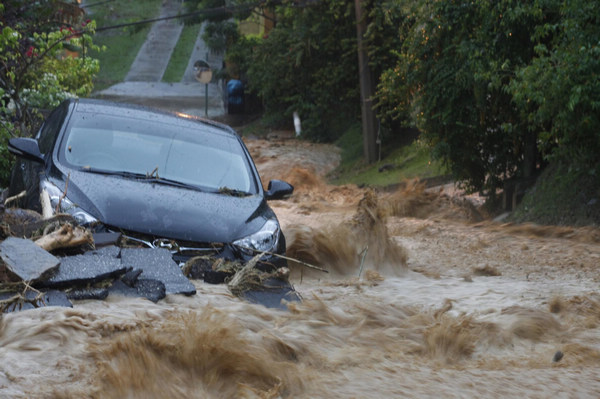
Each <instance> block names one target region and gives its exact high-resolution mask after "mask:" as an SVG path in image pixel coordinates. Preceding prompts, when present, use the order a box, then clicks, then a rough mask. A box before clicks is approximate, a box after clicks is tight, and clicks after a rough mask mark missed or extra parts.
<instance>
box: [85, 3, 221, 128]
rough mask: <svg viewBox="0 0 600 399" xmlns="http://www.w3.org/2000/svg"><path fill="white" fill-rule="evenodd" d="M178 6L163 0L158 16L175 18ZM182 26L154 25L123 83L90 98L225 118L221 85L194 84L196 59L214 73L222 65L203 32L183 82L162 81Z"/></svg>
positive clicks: (168, 22) (173, 23)
mask: <svg viewBox="0 0 600 399" xmlns="http://www.w3.org/2000/svg"><path fill="white" fill-rule="evenodd" d="M180 7H181V2H180V1H178V0H165V1H164V2H163V6H162V8H161V12H160V16H161V17H166V16H171V15H176V14H177V12H178V10H179V8H180ZM182 27H183V25H182V24H181V23H180V22H179V21H178V20H176V19H170V20H166V21H157V22H155V23H154V24H153V26H152V28H151V29H150V32H149V33H148V37H147V40H146V42H145V43H144V45H142V47H141V48H140V51H139V53H138V55H137V56H136V58H135V61H134V62H133V64H132V65H131V68H130V70H129V73H128V74H127V76H126V78H125V81H124V82H122V83H118V84H116V85H113V86H111V87H109V88H107V89H105V90H102V91H99V92H95V93H93V94H92V96H93V97H97V98H104V99H107V100H113V101H117V102H129V103H134V104H140V105H146V106H150V107H155V108H160V109H165V110H167V111H173V112H181V113H184V114H189V115H193V116H199V117H205V116H207V117H209V118H214V117H218V116H222V115H224V114H225V107H224V103H223V87H224V85H223V82H222V81H220V80H215V79H213V81H212V82H211V83H209V84H208V85H205V84H203V83H200V82H198V81H196V79H195V76H194V70H193V65H194V63H195V62H196V61H197V60H204V61H206V62H207V63H208V64H209V65H210V66H211V69H213V71H215V70H216V69H219V68H222V66H223V55H222V54H219V53H214V52H211V51H210V50H209V49H208V47H207V46H206V44H205V43H204V41H203V40H202V37H201V36H202V29H201V30H200V34H199V35H198V38H197V40H196V43H195V45H194V49H193V51H192V54H191V56H190V60H189V62H188V66H187V68H186V71H185V73H184V76H183V78H182V80H181V81H180V82H177V83H166V82H161V79H162V76H163V74H164V71H165V69H166V67H167V65H168V62H169V58H170V55H171V53H172V52H173V48H174V47H175V45H176V44H177V40H178V38H179V35H180V34H181V30H182ZM213 76H214V73H213Z"/></svg>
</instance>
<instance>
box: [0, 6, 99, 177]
mask: <svg viewBox="0 0 600 399" xmlns="http://www.w3.org/2000/svg"><path fill="white" fill-rule="evenodd" d="M57 7H60V3H58V2H54V1H40V2H35V3H32V4H27V2H22V1H18V0H12V1H5V2H4V3H2V4H0V154H1V155H2V157H1V159H0V186H6V184H7V183H8V178H9V175H10V165H11V163H12V159H11V157H10V156H9V154H8V152H7V150H6V145H7V141H8V140H9V139H10V137H15V136H26V135H31V134H33V133H34V132H33V129H34V128H35V126H36V125H37V124H39V122H40V117H41V114H40V112H39V110H40V109H48V108H52V107H54V106H56V105H58V104H59V103H60V102H61V101H62V100H63V99H65V98H67V97H73V96H85V95H88V94H89V93H90V92H91V90H92V77H93V75H94V74H95V73H97V71H98V68H99V65H98V61H97V60H94V59H92V58H90V57H77V58H73V57H69V56H67V55H66V54H65V52H64V49H65V47H67V46H68V47H69V48H70V49H78V48H83V46H85V47H86V48H88V49H89V48H91V47H92V46H93V44H92V41H91V34H92V33H93V31H94V23H93V22H92V21H81V22H80V23H79V26H69V25H65V24H64V23H63V22H62V21H60V20H57V19H56V18H57V15H60V14H61V13H60V12H59V11H60V8H57Z"/></svg>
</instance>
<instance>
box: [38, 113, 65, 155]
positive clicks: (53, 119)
mask: <svg viewBox="0 0 600 399" xmlns="http://www.w3.org/2000/svg"><path fill="white" fill-rule="evenodd" d="M66 113H67V106H66V104H62V105H60V106H59V107H58V108H56V109H55V110H54V111H52V113H51V114H50V116H48V118H47V119H46V121H45V122H44V124H43V125H42V128H41V129H40V133H39V137H38V143H39V146H40V152H41V153H42V154H47V153H48V152H49V151H52V147H53V146H54V142H55V141H56V136H57V135H58V132H59V131H60V127H61V125H62V122H63V120H64V119H65V114H66Z"/></svg>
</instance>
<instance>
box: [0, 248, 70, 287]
mask: <svg viewBox="0 0 600 399" xmlns="http://www.w3.org/2000/svg"><path fill="white" fill-rule="evenodd" d="M0 258H2V261H3V266H4V269H5V271H6V275H7V278H8V279H9V280H10V281H19V280H23V281H30V282H36V281H40V280H45V279H47V278H48V277H50V276H52V275H53V274H54V272H55V271H56V270H57V269H58V265H59V264H60V260H59V259H58V258H56V257H55V256H53V255H52V254H50V253H49V252H47V251H45V250H43V249H42V248H40V247H38V246H37V245H36V244H35V243H34V242H33V241H31V240H27V239H24V238H16V237H8V238H7V239H6V240H4V241H3V242H2V243H0Z"/></svg>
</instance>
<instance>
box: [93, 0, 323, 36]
mask: <svg viewBox="0 0 600 399" xmlns="http://www.w3.org/2000/svg"><path fill="white" fill-rule="evenodd" d="M320 1H322V0H306V1H303V2H302V3H299V2H298V3H294V4H291V5H290V6H291V7H302V8H303V7H306V6H310V5H313V4H316V3H319V2H320ZM281 4H283V1H282V0H277V1H270V2H268V5H269V6H277V5H281ZM262 5H265V2H264V1H258V2H256V3H251V4H243V5H238V6H224V7H215V8H207V9H204V10H198V11H193V12H189V13H185V14H178V15H170V16H166V17H160V18H152V19H144V20H141V21H135V22H128V23H124V24H118V25H111V26H104V27H99V28H96V32H102V31H106V30H111V29H119V28H125V27H128V26H136V25H143V24H149V23H153V22H158V21H167V20H171V19H184V18H190V17H195V16H199V15H208V16H209V15H219V14H224V13H230V14H234V13H236V12H242V11H251V10H253V9H255V8H257V7H259V6H262Z"/></svg>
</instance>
